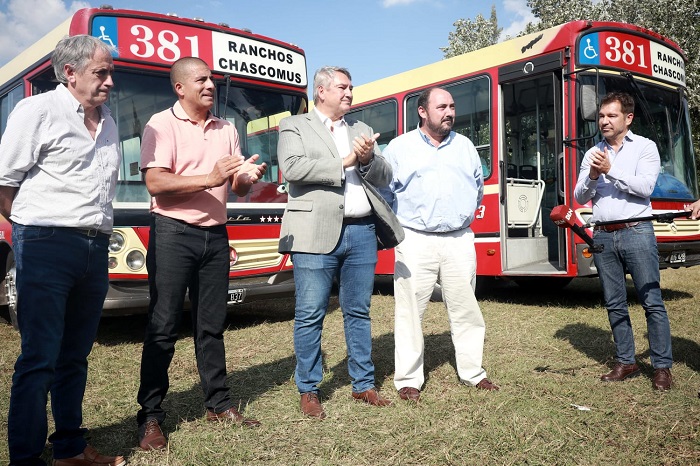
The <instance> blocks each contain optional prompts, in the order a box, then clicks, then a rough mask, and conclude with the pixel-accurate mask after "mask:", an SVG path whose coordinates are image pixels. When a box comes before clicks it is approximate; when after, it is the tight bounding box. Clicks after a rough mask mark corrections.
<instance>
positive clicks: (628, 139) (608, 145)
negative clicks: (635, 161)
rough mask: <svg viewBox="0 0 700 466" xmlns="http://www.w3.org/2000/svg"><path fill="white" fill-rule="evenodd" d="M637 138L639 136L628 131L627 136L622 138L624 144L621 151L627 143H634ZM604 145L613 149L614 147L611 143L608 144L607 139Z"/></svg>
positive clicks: (604, 140) (621, 145)
mask: <svg viewBox="0 0 700 466" xmlns="http://www.w3.org/2000/svg"><path fill="white" fill-rule="evenodd" d="M636 137H637V135H636V134H634V133H633V132H632V130H631V129H628V130H627V133H625V136H624V137H623V138H622V144H620V149H622V147H623V146H624V145H625V142H627V141H629V142H633V141H634V140H635V138H636ZM603 145H604V146H605V147H609V148H610V149H612V146H611V145H610V143H608V140H607V139H603ZM613 152H614V151H613Z"/></svg>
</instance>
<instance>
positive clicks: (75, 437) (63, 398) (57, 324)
mask: <svg viewBox="0 0 700 466" xmlns="http://www.w3.org/2000/svg"><path fill="white" fill-rule="evenodd" d="M12 242H13V245H14V254H15V264H16V267H17V296H18V301H17V319H18V324H19V331H20V335H21V339H22V348H21V353H20V355H19V358H17V362H16V364H15V373H14V375H13V377H12V389H11V392H10V412H9V414H8V419H7V424H8V429H7V436H8V445H9V451H10V464H44V462H43V461H42V460H41V459H40V458H39V456H40V455H41V453H42V451H43V450H44V445H45V444H46V434H47V433H48V420H47V416H46V405H47V402H48V393H49V392H50V393H51V411H52V413H53V418H54V423H55V426H56V431H55V433H53V434H52V435H51V436H50V437H49V441H51V442H52V443H53V456H54V458H70V457H72V456H75V455H78V454H80V453H82V452H83V450H84V449H85V446H86V442H85V439H84V438H83V434H84V433H85V432H86V430H85V429H83V428H81V425H82V422H83V410H82V403H83V395H84V393H85V383H86V381H87V368H88V362H87V357H88V355H89V354H90V351H91V350H92V344H93V342H94V341H95V337H96V335H97V327H98V324H99V322H100V315H101V313H102V306H103V304H104V299H105V296H106V294H107V288H108V286H109V277H108V274H107V271H108V269H107V246H108V244H109V236H108V235H106V234H101V233H100V234H98V235H97V236H96V237H92V238H91V237H88V236H86V235H85V234H84V233H81V232H80V231H78V230H74V229H70V228H54V227H40V226H24V225H20V224H17V223H15V224H14V225H13V227H12Z"/></svg>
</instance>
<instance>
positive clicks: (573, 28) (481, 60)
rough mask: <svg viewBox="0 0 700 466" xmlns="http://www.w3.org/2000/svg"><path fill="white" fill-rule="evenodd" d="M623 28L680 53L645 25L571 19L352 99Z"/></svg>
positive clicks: (362, 90) (363, 90)
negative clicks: (582, 35) (595, 32)
mask: <svg viewBox="0 0 700 466" xmlns="http://www.w3.org/2000/svg"><path fill="white" fill-rule="evenodd" d="M601 27H602V28H613V29H614V28H623V29H625V30H627V31H629V32H632V33H634V32H637V33H644V34H647V35H650V36H652V37H653V38H655V39H656V40H658V41H660V42H663V43H664V45H666V47H668V48H671V49H674V50H676V51H677V52H678V53H680V54H682V53H683V52H682V50H681V49H680V48H679V47H678V45H677V44H675V43H674V42H672V41H670V40H668V39H666V38H664V37H662V36H661V35H659V34H657V33H654V32H652V31H649V30H646V29H644V28H641V27H638V26H634V25H629V24H624V23H615V22H598V21H587V20H579V21H571V22H568V23H564V24H560V25H558V26H554V27H551V28H549V29H544V30H542V31H538V32H534V33H532V34H527V35H524V36H521V37H515V38H512V39H509V40H506V41H503V42H500V43H498V44H495V45H491V46H489V47H484V48H482V49H478V50H474V51H472V52H468V53H464V54H462V55H457V56H455V57H451V58H446V59H444V60H440V61H438V62H435V63H432V64H429V65H425V66H421V67H419V68H415V69H412V70H408V71H405V72H402V73H399V74H396V75H393V76H389V77H386V78H382V79H379V80H377V81H373V82H370V83H367V84H363V85H358V86H356V87H355V88H354V90H353V95H354V99H353V101H354V103H355V104H359V103H364V102H368V101H371V100H374V99H377V98H380V97H386V96H387V95H391V94H396V93H400V92H405V91H409V90H414V89H418V88H421V87H424V86H428V85H433V84H436V85H439V81H447V80H451V79H454V78H456V77H458V76H463V75H468V74H473V73H478V72H480V71H485V70H487V69H489V68H492V67H495V66H503V65H507V64H508V63H511V62H516V61H519V60H522V59H524V58H528V57H531V56H535V55H540V54H543V53H546V52H547V51H550V52H554V51H556V50H560V49H562V48H563V47H565V46H571V47H572V48H573V45H574V41H575V39H576V36H578V34H579V33H582V32H584V31H587V30H591V29H593V28H601Z"/></svg>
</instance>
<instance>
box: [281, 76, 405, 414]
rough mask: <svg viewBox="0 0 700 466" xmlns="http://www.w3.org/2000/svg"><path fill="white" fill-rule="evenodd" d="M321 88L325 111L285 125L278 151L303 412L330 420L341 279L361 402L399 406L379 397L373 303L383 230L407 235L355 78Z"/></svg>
mask: <svg viewBox="0 0 700 466" xmlns="http://www.w3.org/2000/svg"><path fill="white" fill-rule="evenodd" d="M313 85H314V105H315V108H314V109H313V110H312V111H311V112H309V113H308V114H304V115H296V116H292V117H289V118H285V119H284V120H282V121H281V122H280V139H279V145H278V149H277V153H278V157H279V162H280V167H281V169H282V173H283V175H284V177H285V179H286V180H287V181H288V182H289V198H288V202H287V208H286V210H285V213H284V217H283V219H282V231H281V234H280V246H279V250H280V252H289V253H291V255H292V261H293V262H294V281H295V284H296V308H295V317H294V351H295V353H296V358H297V365H296V370H295V374H294V380H295V382H296V384H297V387H298V389H299V393H300V394H301V401H300V406H301V411H302V412H303V413H304V414H305V415H307V416H311V417H316V418H319V419H323V418H324V417H325V416H326V414H325V412H324V410H323V407H322V406H321V403H320V401H319V384H320V383H321V380H322V378H323V366H322V361H321V330H322V328H323V319H324V317H325V315H326V309H327V307H328V299H329V297H330V293H331V287H332V286H333V282H334V280H336V279H337V282H338V285H339V299H340V307H341V309H342V312H343V319H344V321H345V341H346V344H347V349H348V373H349V374H350V377H351V378H352V397H353V398H354V399H355V400H358V401H364V402H366V403H369V404H370V405H373V406H387V405H389V404H391V402H390V401H389V400H387V399H386V398H383V397H382V396H381V395H380V394H379V393H378V392H377V390H376V387H375V384H374V363H373V362H372V336H371V331H370V318H369V306H370V299H371V295H372V289H373V286H374V268H375V265H376V263H377V235H376V231H375V223H377V224H379V225H380V226H387V227H388V230H389V231H391V232H392V233H393V236H395V237H396V238H395V240H396V241H394V243H396V242H397V241H400V240H401V239H402V235H403V231H402V230H401V226H400V225H399V224H398V221H397V220H396V217H395V216H394V215H393V213H392V212H391V209H390V208H389V207H388V205H387V204H386V202H384V200H383V199H382V198H381V196H379V195H378V194H377V191H376V188H382V187H385V186H387V185H388V184H389V182H390V181H391V167H390V166H389V164H388V163H387V162H386V160H384V158H383V157H382V156H381V155H380V153H379V148H378V147H377V145H376V142H375V141H376V139H377V137H378V136H379V135H378V134H373V133H374V132H373V130H372V128H370V127H369V126H367V125H366V124H364V123H362V122H359V121H356V120H352V119H350V118H348V119H345V118H344V115H345V113H347V111H348V110H350V105H351V104H352V83H351V77H350V73H349V72H348V70H346V69H344V68H338V67H323V68H321V69H319V70H318V71H317V72H316V74H315V76H314V84H313ZM387 246H389V247H391V246H393V244H389V245H387Z"/></svg>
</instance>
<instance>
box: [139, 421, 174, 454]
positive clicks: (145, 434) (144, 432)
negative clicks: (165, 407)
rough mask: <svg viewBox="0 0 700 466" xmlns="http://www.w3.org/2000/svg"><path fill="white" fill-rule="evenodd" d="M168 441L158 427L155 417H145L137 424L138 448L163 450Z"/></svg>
mask: <svg viewBox="0 0 700 466" xmlns="http://www.w3.org/2000/svg"><path fill="white" fill-rule="evenodd" d="M167 445H168V441H167V440H166V439H165V435H163V431H162V430H161V429H160V424H158V420H157V419H153V418H151V419H147V420H146V422H144V423H143V424H141V425H140V426H139V448H141V449H142V450H163V449H164V448H165V447H166V446H167Z"/></svg>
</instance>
